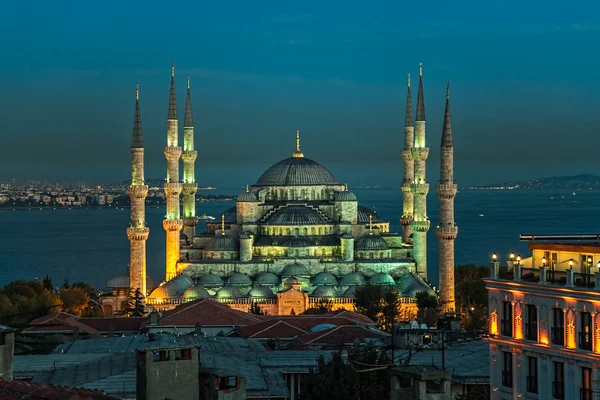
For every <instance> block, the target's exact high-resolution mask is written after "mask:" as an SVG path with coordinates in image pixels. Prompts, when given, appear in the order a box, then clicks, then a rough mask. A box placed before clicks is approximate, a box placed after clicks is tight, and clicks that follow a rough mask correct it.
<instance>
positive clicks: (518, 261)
mask: <svg viewBox="0 0 600 400" xmlns="http://www.w3.org/2000/svg"><path fill="white" fill-rule="evenodd" d="M520 262H521V256H520V255H518V256H517V264H519V263H520Z"/></svg>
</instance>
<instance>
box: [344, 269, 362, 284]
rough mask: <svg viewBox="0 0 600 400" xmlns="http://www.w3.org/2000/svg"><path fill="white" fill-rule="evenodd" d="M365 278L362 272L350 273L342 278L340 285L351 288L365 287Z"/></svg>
mask: <svg viewBox="0 0 600 400" xmlns="http://www.w3.org/2000/svg"><path fill="white" fill-rule="evenodd" d="M364 284H365V277H364V276H362V274H361V273H360V272H349V273H347V274H346V275H344V276H343V277H342V280H341V281H340V285H342V286H351V285H364Z"/></svg>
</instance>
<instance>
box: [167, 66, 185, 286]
mask: <svg viewBox="0 0 600 400" xmlns="http://www.w3.org/2000/svg"><path fill="white" fill-rule="evenodd" d="M177 125H178V120H177V100H176V98H175V64H172V65H171V93H170V96H169V114H168V116H167V146H166V147H165V158H166V159H167V182H166V183H165V186H164V188H165V196H166V198H167V213H166V215H165V220H164V221H163V227H164V228H165V231H166V232H167V257H166V258H167V260H166V261H167V262H166V279H167V280H170V279H173V277H175V275H177V261H179V246H180V244H179V231H180V230H181V228H182V227H183V221H182V220H181V218H180V210H179V195H180V194H181V190H182V185H181V182H179V158H180V157H181V147H179V138H178V135H179V132H178V126H177Z"/></svg>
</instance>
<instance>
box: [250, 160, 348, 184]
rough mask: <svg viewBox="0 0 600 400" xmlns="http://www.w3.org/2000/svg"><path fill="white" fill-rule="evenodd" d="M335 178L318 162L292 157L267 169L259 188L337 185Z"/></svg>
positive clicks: (260, 179) (259, 180)
mask: <svg viewBox="0 0 600 400" xmlns="http://www.w3.org/2000/svg"><path fill="white" fill-rule="evenodd" d="M336 184H337V180H336V179H335V176H333V174H332V173H331V172H329V170H328V169H327V168H325V167H324V166H322V165H321V164H319V163H318V162H316V161H313V160H310V159H308V158H304V157H290V158H286V159H285V160H281V161H279V162H278V163H277V164H275V165H273V166H271V167H270V168H269V169H267V170H266V171H265V172H264V173H263V174H262V175H261V177H260V178H259V179H258V182H257V183H256V185H258V186H305V185H336Z"/></svg>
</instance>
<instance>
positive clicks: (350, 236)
mask: <svg viewBox="0 0 600 400" xmlns="http://www.w3.org/2000/svg"><path fill="white" fill-rule="evenodd" d="M340 239H354V236H352V235H351V234H349V233H343V234H342V236H340Z"/></svg>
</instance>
